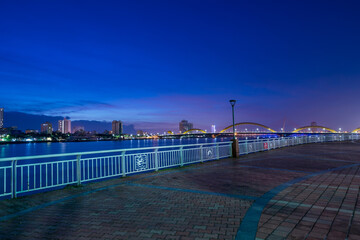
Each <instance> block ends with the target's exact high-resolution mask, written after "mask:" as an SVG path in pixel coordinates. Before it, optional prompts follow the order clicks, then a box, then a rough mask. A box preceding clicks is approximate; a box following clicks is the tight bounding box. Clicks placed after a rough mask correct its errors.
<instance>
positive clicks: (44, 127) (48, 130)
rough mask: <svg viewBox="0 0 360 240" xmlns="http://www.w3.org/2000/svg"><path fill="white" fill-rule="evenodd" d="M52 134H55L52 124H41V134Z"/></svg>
mask: <svg viewBox="0 0 360 240" xmlns="http://www.w3.org/2000/svg"><path fill="white" fill-rule="evenodd" d="M52 132H53V128H52V124H51V123H49V122H45V123H43V124H41V133H45V134H52Z"/></svg>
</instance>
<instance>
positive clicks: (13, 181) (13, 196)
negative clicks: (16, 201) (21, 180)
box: [11, 160, 17, 198]
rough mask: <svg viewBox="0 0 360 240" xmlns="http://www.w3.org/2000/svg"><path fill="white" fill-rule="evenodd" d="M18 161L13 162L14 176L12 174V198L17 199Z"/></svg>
mask: <svg viewBox="0 0 360 240" xmlns="http://www.w3.org/2000/svg"><path fill="white" fill-rule="evenodd" d="M16 163H17V160H14V161H12V163H11V165H12V174H11V198H16V185H17V171H16Z"/></svg>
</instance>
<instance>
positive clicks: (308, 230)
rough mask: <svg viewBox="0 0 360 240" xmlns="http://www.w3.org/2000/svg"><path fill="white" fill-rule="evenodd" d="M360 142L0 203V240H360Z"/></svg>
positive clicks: (288, 151) (297, 149)
mask: <svg viewBox="0 0 360 240" xmlns="http://www.w3.org/2000/svg"><path fill="white" fill-rule="evenodd" d="M359 187H360V142H359V141H357V142H332V143H316V144H305V145H297V146H293V147H286V148H281V149H276V150H271V151H265V152H259V153H254V154H249V155H244V156H241V157H240V158H239V159H222V160H218V161H211V162H206V163H202V164H194V165H191V166H186V167H182V168H174V169H168V170H162V171H158V172H151V173H145V174H138V175H133V176H129V177H126V178H116V179H111V180H107V181H102V182H97V183H92V184H86V185H82V186H80V187H76V186H71V187H66V188H65V189H62V190H58V191H52V192H47V193H41V194H35V195H31V196H27V197H21V198H18V199H10V200H3V201H0V239H76V240H80V239H255V238H256V239H325V238H326V239H360V196H359Z"/></svg>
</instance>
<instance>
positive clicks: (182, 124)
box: [179, 120, 194, 133]
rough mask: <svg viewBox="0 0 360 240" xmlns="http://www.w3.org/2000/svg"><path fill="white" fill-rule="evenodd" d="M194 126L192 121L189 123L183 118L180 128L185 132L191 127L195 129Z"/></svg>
mask: <svg viewBox="0 0 360 240" xmlns="http://www.w3.org/2000/svg"><path fill="white" fill-rule="evenodd" d="M193 128H194V126H193V124H192V123H189V122H188V121H187V120H182V121H181V122H180V123H179V130H180V132H181V133H183V132H186V131H188V130H190V129H193Z"/></svg>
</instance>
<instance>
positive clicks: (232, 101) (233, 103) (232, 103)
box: [229, 100, 236, 140]
mask: <svg viewBox="0 0 360 240" xmlns="http://www.w3.org/2000/svg"><path fill="white" fill-rule="evenodd" d="M229 102H230V104H231V108H232V118H233V139H234V140H235V117H234V106H235V103H236V100H230V101H229Z"/></svg>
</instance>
